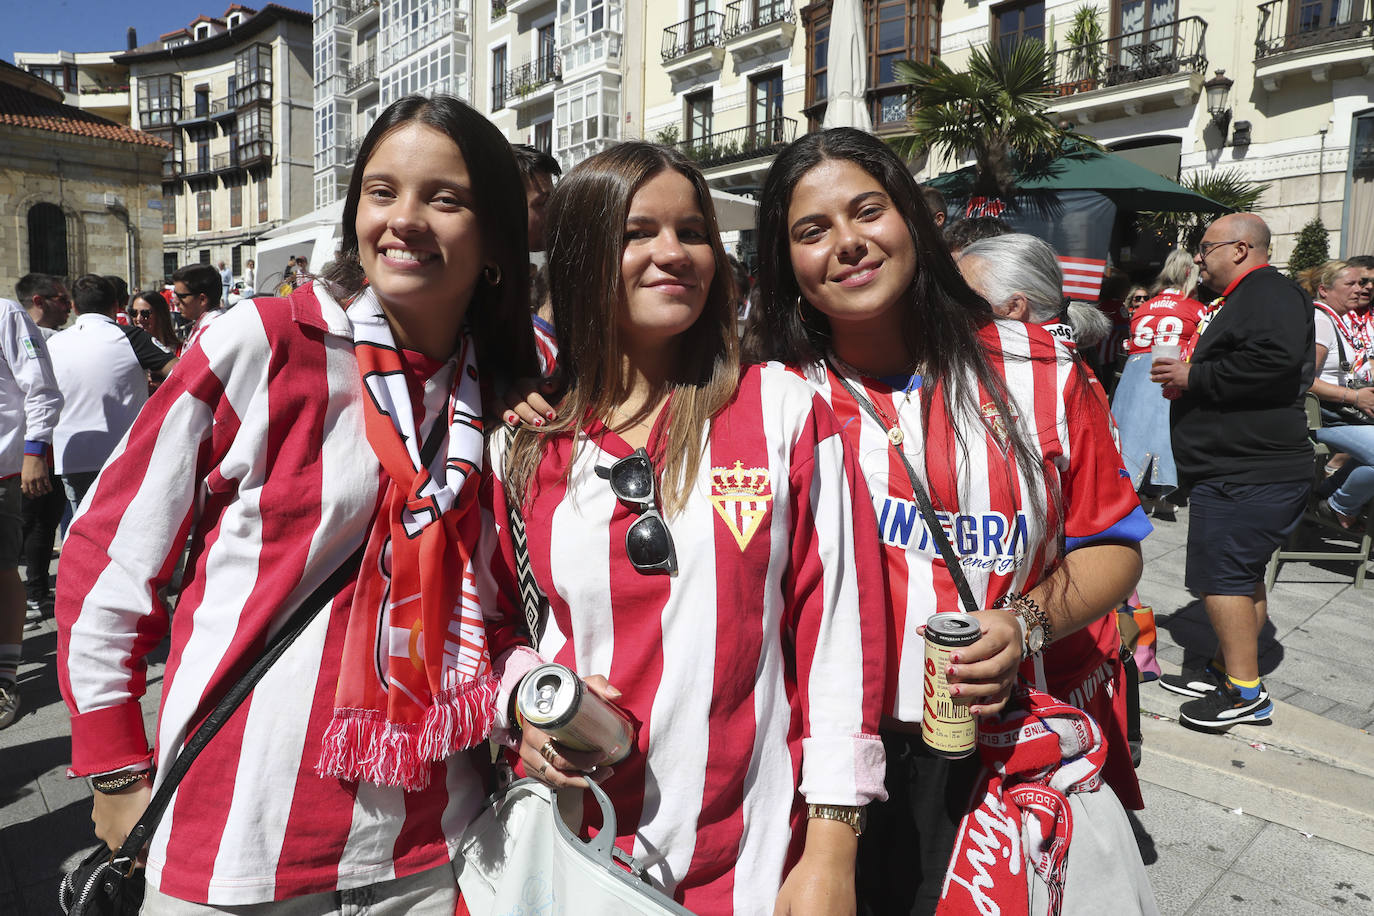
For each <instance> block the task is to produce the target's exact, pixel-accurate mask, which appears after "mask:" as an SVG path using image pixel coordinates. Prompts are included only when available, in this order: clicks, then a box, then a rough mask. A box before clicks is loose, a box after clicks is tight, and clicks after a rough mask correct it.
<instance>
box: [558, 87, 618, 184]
mask: <svg viewBox="0 0 1374 916" xmlns="http://www.w3.org/2000/svg"><path fill="white" fill-rule="evenodd" d="M553 118H554V128H555V130H556V135H555V141H554V143H555V150H556V151H557V153H558V154H559V155H561V156H564V157H566V159H567V160H568V164H572V163H576V162H580V161H581V160H583V159H585V158H586V157H587V156H590V155H591V154H592V153H595V152H598V151H600V150H601V149H604V148H605V147H606V146H608V145H609V144H610V143H612V142H614V141H616V140H618V139H619V138H620V93H619V91H618V90H617V89H613V88H611V87H610V86H606V85H604V84H603V81H602V78H601V77H594V78H592V79H588V80H583V81H581V82H579V83H576V84H574V85H572V86H569V87H566V88H563V89H560V90H559V91H558V93H557V95H555V96H554V115H553Z"/></svg>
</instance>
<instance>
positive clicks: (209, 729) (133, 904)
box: [58, 547, 363, 916]
mask: <svg viewBox="0 0 1374 916" xmlns="http://www.w3.org/2000/svg"><path fill="white" fill-rule="evenodd" d="M362 559H363V548H362V547H359V548H358V549H357V550H356V551H354V553H353V555H352V556H351V557H349V558H348V559H347V560H345V561H344V563H343V565H342V566H340V567H339V568H338V569H336V570H334V572H333V574H332V575H330V577H329V578H328V579H326V580H325V581H324V582H323V583H322V584H321V585H320V587H319V588H317V589H315V590H314V591H313V592H311V593H310V597H308V598H306V599H305V601H303V602H301V606H300V607H299V608H297V609H296V611H295V613H293V614H292V615H291V617H290V619H288V620H287V622H286V625H285V626H283V627H282V628H281V629H280V630H279V631H277V633H276V635H275V636H273V637H272V639H271V640H270V641H269V642H268V645H267V648H266V650H265V651H264V652H263V654H262V656H261V657H260V658H259V659H258V660H257V661H256V662H254V663H253V667H251V668H249V669H248V671H247V673H245V674H244V675H243V677H242V678H240V679H239V680H238V682H237V683H235V684H234V686H233V687H231V688H230V689H229V692H228V693H226V694H225V695H224V698H223V699H222V700H220V701H219V704H218V705H216V706H215V709H214V711H213V712H211V713H210V716H209V717H208V718H207V719H206V720H205V722H204V723H202V724H201V726H200V728H198V729H196V731H195V733H194V734H193V735H191V738H190V740H189V741H187V742H186V746H185V747H183V748H182V749H181V753H179V754H177V758H176V760H175V761H174V762H173V763H172V766H171V768H170V769H169V770H168V772H167V775H166V777H165V778H164V779H163V780H162V784H161V785H159V786H158V787H157V791H156V792H154V793H153V797H152V800H151V801H149V802H148V809H147V810H146V811H144V812H143V816H142V817H140V818H139V819H138V823H136V824H135V825H134V827H133V829H132V830H130V831H129V836H128V838H127V839H126V840H125V841H124V844H123V845H122V846H120V847H119V851H118V852H115V853H111V852H110V849H109V847H108V846H106V845H104V844H103V843H102V844H101V845H100V846H98V847H97V848H95V849H93V850H91V853H90V855H88V856H86V858H85V859H83V860H82V861H81V864H80V865H78V866H76V868H74V869H73V870H72V871H71V872H70V873H69V874H67V875H66V876H64V877H63V879H62V886H61V887H60V888H59V889H58V903H59V904H60V905H61V907H62V912H64V913H66V914H68V916H137V913H138V911H139V909H140V908H141V907H142V906H143V893H144V876H143V870H142V868H141V867H140V866H139V864H138V859H139V856H140V855H142V853H143V847H144V846H145V845H147V843H148V840H149V839H151V838H152V835H153V830H154V829H155V828H156V827H157V823H158V821H159V820H160V819H161V818H162V814H163V812H164V811H166V809H167V805H168V804H169V803H170V802H171V800H172V793H173V792H175V791H176V787H177V784H178V783H180V782H181V779H182V777H183V776H185V775H186V771H187V770H189V769H190V768H191V764H192V762H194V761H195V759H196V757H197V756H198V755H199V754H200V752H201V751H203V750H204V749H205V745H206V744H208V743H209V742H210V739H211V738H213V737H214V736H215V733H216V732H218V731H219V730H220V728H222V727H223V726H224V723H225V722H227V721H229V717H230V716H231V715H233V713H234V710H236V709H238V707H239V706H240V704H242V703H243V701H244V700H245V699H247V697H248V694H249V693H250V692H251V691H252V690H253V688H254V687H255V686H256V685H257V683H258V681H260V680H262V676H263V675H264V674H266V673H267V669H268V668H271V667H272V665H273V663H275V662H276V661H277V659H278V658H280V657H281V655H282V653H283V652H285V651H286V650H287V648H288V647H289V646H290V645H291V643H293V642H295V640H296V637H297V636H299V635H300V634H301V632H302V631H303V630H304V629H305V628H306V626H307V625H309V623H310V621H311V620H313V619H314V618H315V615H316V614H318V613H319V612H320V611H321V610H323V609H324V608H325V607H327V606H328V605H329V604H330V603H331V602H332V601H333V600H334V596H335V595H337V594H338V593H339V592H340V591H341V590H342V589H343V587H344V586H345V585H346V584H347V583H348V580H349V579H350V578H351V576H352V574H353V572H354V571H355V570H356V569H357V568H358V567H359V566H360V565H361V563H362Z"/></svg>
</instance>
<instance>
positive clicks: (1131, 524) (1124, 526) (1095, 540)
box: [1064, 506, 1155, 553]
mask: <svg viewBox="0 0 1374 916" xmlns="http://www.w3.org/2000/svg"><path fill="white" fill-rule="evenodd" d="M1154 530H1155V528H1154V525H1151V524H1150V517H1149V516H1148V515H1146V514H1145V510H1144V509H1142V508H1141V507H1140V506H1136V507H1135V508H1134V509H1132V510H1131V511H1130V512H1128V513H1127V514H1126V517H1125V518H1123V519H1122V520H1121V521H1119V522H1117V523H1116V524H1114V525H1112V526H1111V527H1110V528H1108V529H1107V530H1106V531H1099V532H1098V533H1097V534H1089V535H1085V536H1083V537H1075V538H1071V537H1066V538H1064V552H1065V553H1068V552H1069V551H1072V550H1077V549H1079V548H1080V547H1091V546H1092V545H1093V544H1101V543H1103V542H1104V541H1110V542H1112V543H1117V544H1120V543H1135V544H1139V543H1140V542H1141V541H1143V540H1145V538H1147V537H1149V536H1150V532H1152V531H1154Z"/></svg>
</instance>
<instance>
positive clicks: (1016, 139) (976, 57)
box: [896, 41, 1098, 200]
mask: <svg viewBox="0 0 1374 916" xmlns="http://www.w3.org/2000/svg"><path fill="white" fill-rule="evenodd" d="M896 70H897V77H898V79H899V80H901V81H902V82H904V83H906V84H907V85H908V86H910V87H911V88H910V95H909V96H908V104H909V105H910V106H911V116H910V118H909V119H908V125H909V126H910V128H911V131H912V133H911V134H909V135H907V136H905V137H902V138H901V139H900V140H898V141H897V145H898V147H899V149H900V151H901V152H902V153H904V154H906V155H908V156H912V155H919V154H921V153H925V152H928V151H930V150H932V149H933V150H935V151H937V152H939V153H940V154H941V155H942V156H944V157H945V158H946V159H949V160H953V161H958V160H959V159H961V158H963V157H964V156H965V155H966V154H972V156H973V161H974V164H975V165H976V166H977V177H976V179H975V181H974V185H973V192H974V193H975V194H978V195H982V196H984V197H997V198H1002V199H1004V200H1006V199H1010V198H1011V196H1012V195H1013V194H1014V193H1015V191H1016V168H1017V165H1018V162H1017V161H1018V160H1020V161H1021V162H1022V163H1025V162H1029V161H1031V160H1034V159H1037V158H1047V157H1052V156H1055V155H1057V154H1058V153H1059V152H1060V150H1061V149H1062V148H1063V144H1064V141H1065V140H1066V139H1072V140H1075V141H1078V142H1079V143H1082V144H1084V145H1087V146H1089V147H1091V148H1098V144H1097V142H1096V141H1094V140H1092V139H1091V138H1088V137H1084V136H1080V135H1079V134H1076V133H1073V132H1071V131H1068V130H1066V129H1063V128H1060V127H1059V126H1058V125H1057V124H1056V123H1055V121H1054V120H1053V119H1051V117H1050V116H1049V115H1048V114H1047V113H1046V107H1047V104H1048V103H1049V101H1050V99H1051V98H1052V97H1053V93H1052V89H1051V82H1052V79H1053V67H1052V63H1051V61H1050V60H1049V58H1048V56H1047V55H1046V53H1045V47H1044V45H1042V44H1041V43H1040V42H1038V41H1021V42H1017V43H1016V44H1014V45H1012V46H1011V48H1010V49H1009V50H1007V51H1003V50H1002V49H1001V48H1000V47H998V46H997V45H989V46H987V47H985V48H981V49H978V48H975V49H974V50H973V51H972V52H971V54H970V55H969V62H968V69H966V70H963V71H954V70H951V69H950V68H949V66H948V65H947V64H946V63H945V62H944V61H943V60H941V59H940V58H938V57H937V58H934V59H933V60H932V61H931V62H930V63H928V64H925V63H920V62H919V61H914V60H908V61H901V62H899V63H898V64H897V68H896Z"/></svg>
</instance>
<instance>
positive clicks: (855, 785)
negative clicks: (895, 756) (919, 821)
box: [799, 734, 887, 806]
mask: <svg viewBox="0 0 1374 916" xmlns="http://www.w3.org/2000/svg"><path fill="white" fill-rule="evenodd" d="M886 775H887V755H886V754H885V753H884V751H883V740H882V739H881V738H879V737H878V736H877V735H863V734H860V735H854V736H852V737H841V736H838V735H834V736H831V735H825V736H818V737H811V738H803V739H802V780H801V786H800V787H799V791H800V792H801V794H802V796H803V797H804V798H805V799H806V801H807V804H811V805H859V806H862V805H866V804H868V803H869V802H873V801H886V800H887V789H886V788H884V787H883V780H884V777H885V776H886Z"/></svg>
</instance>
